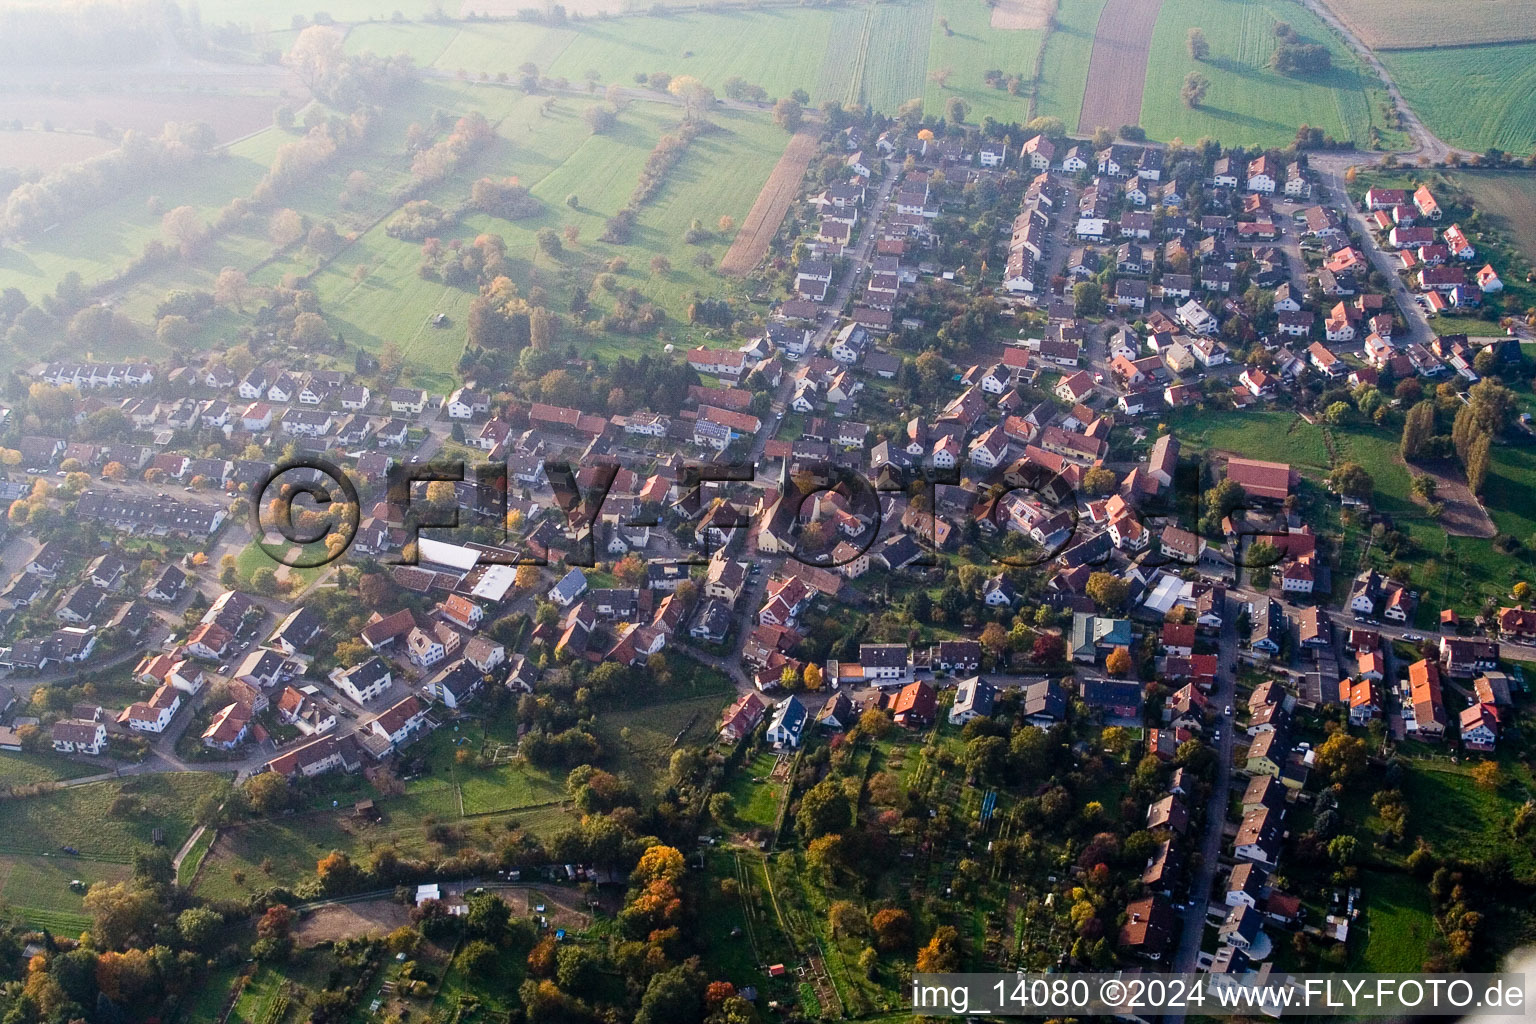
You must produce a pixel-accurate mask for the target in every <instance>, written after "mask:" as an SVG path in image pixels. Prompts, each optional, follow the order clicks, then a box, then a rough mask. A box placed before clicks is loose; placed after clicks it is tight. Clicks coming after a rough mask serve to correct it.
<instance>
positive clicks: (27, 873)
mask: <svg viewBox="0 0 1536 1024" xmlns="http://www.w3.org/2000/svg"><path fill="white" fill-rule="evenodd" d="M128 874H129V871H128V867H127V866H126V865H124V864H109V863H107V862H105V861H99V860H85V859H82V858H79V857H69V856H55V857H0V906H4V907H5V908H6V909H8V910H11V911H13V912H14V913H16V914H18V915H19V916H20V917H21V918H22V919H23V920H25V921H26V922H27V923H29V924H31V925H33V926H35V927H39V928H51V929H53V930H55V931H57V932H59V933H60V934H64V935H78V934H79V933H80V932H82V931H84V930H85V929H86V928H87V927H89V926H90V915H89V914H87V913H86V912H85V907H84V904H83V902H82V900H83V898H84V893H83V892H75V891H74V890H72V889H70V887H69V883H70V882H73V881H80V882H84V883H85V884H86V885H87V886H89V885H93V884H94V883H96V882H117V881H121V880H123V879H124V878H127V877H128Z"/></svg>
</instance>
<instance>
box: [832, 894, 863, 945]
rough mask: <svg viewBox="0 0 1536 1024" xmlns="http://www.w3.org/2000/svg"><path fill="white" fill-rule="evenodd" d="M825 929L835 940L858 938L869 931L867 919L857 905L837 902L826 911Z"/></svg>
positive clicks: (841, 901) (843, 901) (844, 901)
mask: <svg viewBox="0 0 1536 1024" xmlns="http://www.w3.org/2000/svg"><path fill="white" fill-rule="evenodd" d="M827 927H828V928H830V929H831V931H832V935H833V936H834V937H835V938H839V939H848V938H859V937H860V936H862V935H864V934H866V933H867V932H868V931H869V918H868V917H866V916H865V914H864V911H863V910H861V909H860V908H859V906H858V904H856V903H850V902H849V901H847V900H838V901H837V902H836V903H833V904H832V906H831V907H829V908H828V909H827Z"/></svg>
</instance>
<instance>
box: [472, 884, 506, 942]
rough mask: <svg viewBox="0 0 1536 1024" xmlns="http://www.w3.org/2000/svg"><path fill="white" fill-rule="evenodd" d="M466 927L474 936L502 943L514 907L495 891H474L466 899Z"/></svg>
mask: <svg viewBox="0 0 1536 1024" xmlns="http://www.w3.org/2000/svg"><path fill="white" fill-rule="evenodd" d="M465 902H466V903H467V904H468V910H467V912H466V913H465V915H464V928H465V930H466V931H467V932H468V933H469V934H470V935H472V936H475V937H477V938H482V939H486V940H488V941H490V942H495V943H500V942H501V940H502V939H503V938H505V937H506V934H507V926H508V924H509V923H510V922H511V920H512V908H511V907H509V906H507V901H506V900H504V899H502V898H501V897H500V896H498V895H496V894H495V893H493V892H480V893H473V894H471V895H470V896H469V898H468V899H467V900H466V901H465Z"/></svg>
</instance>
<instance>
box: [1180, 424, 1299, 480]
mask: <svg viewBox="0 0 1536 1024" xmlns="http://www.w3.org/2000/svg"><path fill="white" fill-rule="evenodd" d="M1167 422H1168V425H1169V428H1170V429H1171V430H1172V431H1173V433H1174V434H1175V435H1177V436H1178V438H1179V440H1180V441H1181V442H1183V444H1184V445H1186V446H1192V447H1194V448H1216V449H1220V450H1222V451H1229V452H1237V453H1239V454H1241V455H1244V456H1246V457H1248V458H1250V459H1264V460H1267V461H1271V462H1285V463H1289V464H1291V465H1293V466H1297V467H1310V468H1315V469H1319V470H1322V471H1323V472H1326V471H1327V468H1328V449H1327V447H1326V446H1325V445H1324V443H1323V432H1322V430H1321V428H1319V427H1317V426H1315V425H1313V424H1310V423H1308V422H1306V421H1305V420H1303V419H1302V418H1301V417H1299V416H1297V415H1296V414H1295V413H1292V412H1285V411H1283V410H1279V409H1273V410H1257V411H1253V410H1250V411H1246V412H1241V413H1233V412H1230V411H1227V410H1206V411H1203V412H1190V413H1178V414H1175V415H1172V416H1169V417H1168V418H1167Z"/></svg>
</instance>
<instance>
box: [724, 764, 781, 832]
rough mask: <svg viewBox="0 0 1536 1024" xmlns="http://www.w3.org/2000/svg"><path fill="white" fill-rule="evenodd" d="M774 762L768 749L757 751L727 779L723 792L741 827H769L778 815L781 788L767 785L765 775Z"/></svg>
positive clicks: (771, 768) (771, 783)
mask: <svg viewBox="0 0 1536 1024" xmlns="http://www.w3.org/2000/svg"><path fill="white" fill-rule="evenodd" d="M776 760H778V758H777V755H775V754H774V753H773V752H772V751H771V750H759V751H758V752H757V753H756V754H754V755H753V756H752V759H751V760H749V761H747V762H745V763H744V764H743V765H742V766H741V767H740V768H739V769H737V771H736V773H735V774H734V775H733V776H732V777H731V783H730V785H729V786H728V787H727V788H726V792H727V793H729V794H730V795H731V809H732V812H733V813H734V814H735V816H736V820H737V821H738V822H740V823H741V824H742V825H746V826H756V827H758V828H772V827H773V823H774V821H776V820H777V818H778V814H779V801H780V800H782V799H783V797H784V786H783V785H782V784H780V783H776V782H769V781H768V775H769V773H770V772H772V771H773V765H774V762H775V761H776Z"/></svg>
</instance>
